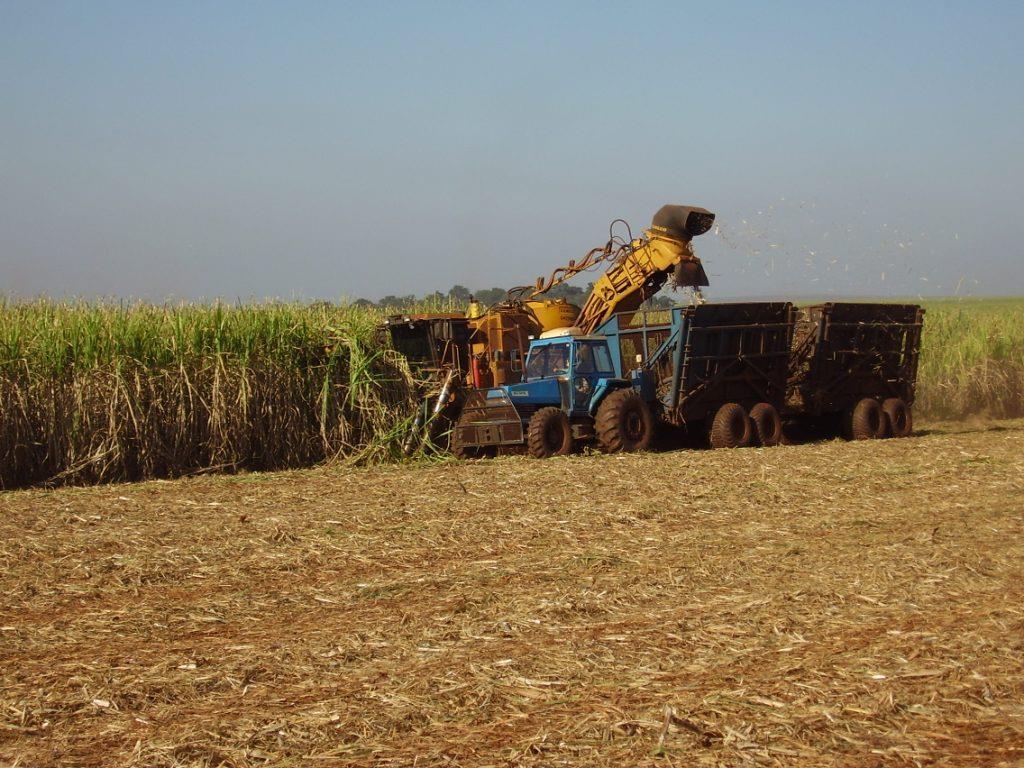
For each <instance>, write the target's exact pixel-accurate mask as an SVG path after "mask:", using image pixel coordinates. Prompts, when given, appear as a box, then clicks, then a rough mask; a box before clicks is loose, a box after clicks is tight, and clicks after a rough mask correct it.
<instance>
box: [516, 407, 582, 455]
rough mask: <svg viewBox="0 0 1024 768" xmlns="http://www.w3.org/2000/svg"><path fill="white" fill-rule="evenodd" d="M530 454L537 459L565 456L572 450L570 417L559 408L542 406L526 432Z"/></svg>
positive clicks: (534, 415)
mask: <svg viewBox="0 0 1024 768" xmlns="http://www.w3.org/2000/svg"><path fill="white" fill-rule="evenodd" d="M526 445H527V447H528V448H529V449H530V455H531V456H533V457H534V458H537V459H546V458H548V457H549V456H565V455H566V454H568V453H570V452H571V451H572V427H570V426H569V417H568V416H566V415H565V413H564V412H563V411H562V410H560V409H559V408H541V409H540V410H539V411H537V412H536V413H535V414H533V417H532V418H531V419H530V426H529V428H528V429H527V432H526Z"/></svg>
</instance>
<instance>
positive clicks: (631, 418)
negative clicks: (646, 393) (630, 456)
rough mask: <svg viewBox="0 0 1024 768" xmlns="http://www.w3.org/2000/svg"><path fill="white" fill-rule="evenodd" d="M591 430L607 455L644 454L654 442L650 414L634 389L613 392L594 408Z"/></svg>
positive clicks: (652, 422) (652, 420) (652, 416)
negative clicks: (593, 421)
mask: <svg viewBox="0 0 1024 768" xmlns="http://www.w3.org/2000/svg"><path fill="white" fill-rule="evenodd" d="M594 431H595V432H597V439H598V441H599V442H600V443H601V447H602V448H603V449H604V450H605V451H607V452H608V453H619V452H631V451H646V450H647V449H648V448H650V447H651V441H652V440H653V439H654V415H653V414H652V413H651V409H650V408H649V407H648V406H647V403H645V402H644V401H643V398H642V397H640V395H639V394H638V393H637V391H636V390H635V389H617V390H615V391H614V392H612V393H611V394H609V395H608V396H607V397H606V398H605V399H604V400H602V401H601V405H600V406H598V409H597V419H596V420H595V423H594Z"/></svg>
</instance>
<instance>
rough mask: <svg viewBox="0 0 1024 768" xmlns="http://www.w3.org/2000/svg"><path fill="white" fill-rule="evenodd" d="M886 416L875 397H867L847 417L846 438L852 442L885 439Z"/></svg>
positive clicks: (859, 401) (858, 402)
mask: <svg viewBox="0 0 1024 768" xmlns="http://www.w3.org/2000/svg"><path fill="white" fill-rule="evenodd" d="M885 427H886V424H885V414H884V413H883V412H882V406H881V405H880V404H879V402H878V401H877V400H875V398H873V397H865V398H863V399H861V400H858V401H857V404H856V405H855V406H853V408H851V409H850V410H849V412H848V413H847V416H846V436H847V438H848V439H850V440H875V439H877V438H879V437H885Z"/></svg>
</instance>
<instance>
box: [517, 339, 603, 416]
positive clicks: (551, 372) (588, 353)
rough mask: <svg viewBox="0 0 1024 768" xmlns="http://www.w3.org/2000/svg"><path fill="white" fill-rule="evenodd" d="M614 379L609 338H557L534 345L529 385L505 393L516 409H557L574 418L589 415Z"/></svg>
mask: <svg viewBox="0 0 1024 768" xmlns="http://www.w3.org/2000/svg"><path fill="white" fill-rule="evenodd" d="M614 379H616V372H615V366H614V364H613V362H612V355H611V352H610V351H609V348H608V340H607V339H606V338H605V337H603V336H570V335H557V336H550V337H548V338H543V337H542V338H540V339H535V340H534V341H532V342H531V343H530V351H529V354H528V356H527V358H526V369H525V381H523V382H522V383H521V384H509V385H506V386H505V387H504V389H505V391H506V393H507V394H508V397H509V399H510V400H511V401H512V403H513V404H515V405H520V404H521V405H525V406H532V407H533V408H543V407H547V406H555V407H558V408H560V409H561V410H563V411H565V412H566V413H567V414H569V415H571V416H572V415H585V414H589V413H592V408H591V406H592V404H596V402H597V401H596V400H595V399H594V395H595V394H596V393H597V392H598V391H599V390H601V389H602V388H603V387H607V383H608V382H609V381H611V380H614ZM595 407H596V405H595Z"/></svg>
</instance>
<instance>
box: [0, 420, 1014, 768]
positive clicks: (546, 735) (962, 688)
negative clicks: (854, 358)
mask: <svg viewBox="0 0 1024 768" xmlns="http://www.w3.org/2000/svg"><path fill="white" fill-rule="evenodd" d="M0 567H2V573H0V589H2V591H3V594H4V596H5V599H4V601H3V604H2V607H0V662H2V665H0V669H2V673H0V674H2V678H0V680H2V688H0V697H2V698H0V706H2V719H0V725H2V728H0V762H3V761H6V763H7V764H10V765H19V766H37V765H64V766H99V765H133V766H143V765H145V766H177V765H182V766H184V765H188V766H216V765H228V766H285V765H318V766H319V765H323V766H328V765H352V766H355V765H368V764H374V765H413V764H415V765H419V766H432V765H446V764H450V765H520V764H525V765H545V766H548V765H581V766H583V765H586V766H593V765H616V766H618V765H666V766H668V765H672V766H691V765H745V764H759V765H780V766H822V765H870V766H877V765H893V766H902V765H907V766H911V765H972V766H979V765H986V766H987V765H990V766H997V765H1020V764H1022V763H1024V607H1022V606H1024V580H1022V577H1024V422H1019V421H1018V422H1003V423H1002V424H998V425H989V426H988V427H985V426H976V427H969V426H950V427H943V428H937V429H933V430H931V431H929V432H927V433H926V434H924V435H922V436H920V437H916V438H913V439H909V440H889V441H882V442H869V443H841V442H833V443H827V444H820V445H805V446H788V447H782V448H774V449H767V450H765V449H746V450H739V451H731V452H727V451H720V452H675V453H666V454H648V455H638V456H626V457H622V456H618V457H615V456H586V457H569V458H567V459H557V460H549V461H534V460H529V459H525V458H522V459H520V458H506V459H500V460H497V461H492V462H478V463H468V464H456V463H444V464H434V465H424V466H412V467H375V468H367V469H358V470H352V469H347V468H340V467H338V468H328V469H317V470H311V471H302V472H289V473H280V474H266V475H239V476H230V477H218V478H209V477H208V478H199V479H192V480H184V481H175V482H148V483H144V484H138V485H121V486H106V487H96V488H77V489H72V488H64V489H58V490H47V491H21V492H13V493H7V494H5V495H0Z"/></svg>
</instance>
